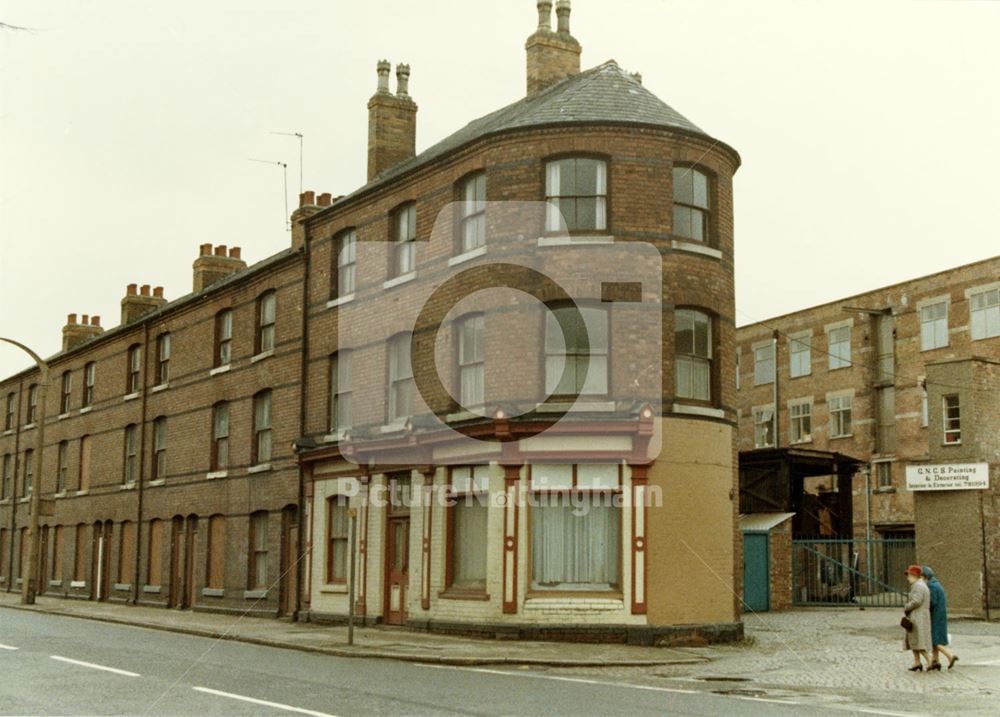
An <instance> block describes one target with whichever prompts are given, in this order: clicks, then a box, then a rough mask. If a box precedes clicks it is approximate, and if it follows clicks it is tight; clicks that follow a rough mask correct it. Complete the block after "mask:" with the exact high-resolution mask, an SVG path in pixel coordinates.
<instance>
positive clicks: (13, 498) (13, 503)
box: [7, 378, 24, 592]
mask: <svg viewBox="0 0 1000 717" xmlns="http://www.w3.org/2000/svg"><path fill="white" fill-rule="evenodd" d="M23 395H24V378H20V379H18V382H17V411H15V413H14V472H13V473H12V474H11V476H10V495H9V496H7V497H8V498H10V545H8V546H7V565H8V566H10V567H9V568H8V570H7V573H8V574H7V592H11V591H12V590H13V589H14V570H13V568H14V536H15V535H17V475H18V473H17V469H18V465H19V464H20V451H21V397H22V396H23Z"/></svg>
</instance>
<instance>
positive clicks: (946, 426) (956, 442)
mask: <svg viewBox="0 0 1000 717" xmlns="http://www.w3.org/2000/svg"><path fill="white" fill-rule="evenodd" d="M949 399H955V405H954V407H953V408H954V415H949V414H950V409H949V406H948V401H949ZM941 429H942V431H943V432H942V434H941V440H942V442H943V444H944V445H946V446H960V445H961V444H962V399H961V397H960V396H959V395H958V394H957V393H949V394H947V395H945V396H942V397H941ZM949 437H951V438H952V440H948V439H949Z"/></svg>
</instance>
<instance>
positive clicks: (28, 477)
mask: <svg viewBox="0 0 1000 717" xmlns="http://www.w3.org/2000/svg"><path fill="white" fill-rule="evenodd" d="M34 489H35V449H34V448H26V449H25V450H24V469H23V470H22V472H21V497H23V498H26V497H28V496H29V495H31V491H33V490H34Z"/></svg>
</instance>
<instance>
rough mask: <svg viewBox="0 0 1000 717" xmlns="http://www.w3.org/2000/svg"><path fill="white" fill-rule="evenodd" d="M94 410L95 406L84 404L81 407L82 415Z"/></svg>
mask: <svg viewBox="0 0 1000 717" xmlns="http://www.w3.org/2000/svg"><path fill="white" fill-rule="evenodd" d="M93 410H94V407H93V406H84V407H83V408H81V409H80V415H81V416H82V415H83V414H85V413H90V412H91V411H93Z"/></svg>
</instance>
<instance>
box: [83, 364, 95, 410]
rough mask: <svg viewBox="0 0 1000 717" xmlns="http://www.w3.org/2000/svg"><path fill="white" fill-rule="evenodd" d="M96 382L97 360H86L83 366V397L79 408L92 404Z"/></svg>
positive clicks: (88, 406)
mask: <svg viewBox="0 0 1000 717" xmlns="http://www.w3.org/2000/svg"><path fill="white" fill-rule="evenodd" d="M96 383H97V362H96V361H88V362H87V363H86V364H85V365H84V367H83V398H82V401H81V408H90V407H91V406H93V405H94V392H95V385H96Z"/></svg>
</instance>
